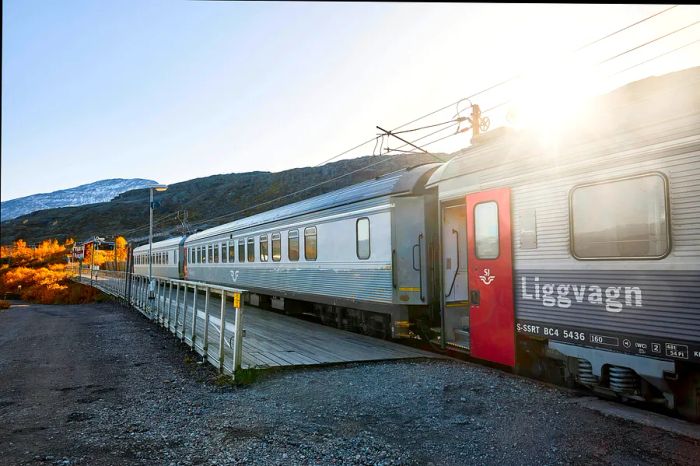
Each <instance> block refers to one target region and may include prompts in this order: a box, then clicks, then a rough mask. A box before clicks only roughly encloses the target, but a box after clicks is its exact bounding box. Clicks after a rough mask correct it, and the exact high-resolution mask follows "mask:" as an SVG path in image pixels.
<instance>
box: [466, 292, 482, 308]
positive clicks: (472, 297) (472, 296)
mask: <svg viewBox="0 0 700 466" xmlns="http://www.w3.org/2000/svg"><path fill="white" fill-rule="evenodd" d="M480 302H481V294H480V293H479V290H471V291H470V292H469V303H470V304H472V305H474V306H478V305H479V303H480Z"/></svg>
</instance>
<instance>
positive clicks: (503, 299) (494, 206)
mask: <svg viewBox="0 0 700 466" xmlns="http://www.w3.org/2000/svg"><path fill="white" fill-rule="evenodd" d="M466 202H467V269H468V282H469V338H470V344H471V348H470V351H471V354H472V356H474V357H476V358H479V359H485V360H487V361H493V362H497V363H500V364H505V365H507V366H511V367H512V366H514V365H515V328H514V325H515V323H514V322H515V318H514V307H513V257H512V246H511V229H510V228H511V225H510V188H501V189H494V190H491V191H483V192H480V193H474V194H469V195H467V198H466Z"/></svg>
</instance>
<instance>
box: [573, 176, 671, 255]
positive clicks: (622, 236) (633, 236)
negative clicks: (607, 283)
mask: <svg viewBox="0 0 700 466" xmlns="http://www.w3.org/2000/svg"><path fill="white" fill-rule="evenodd" d="M667 193H668V182H667V180H666V177H665V176H664V175H662V174H660V173H652V174H648V175H641V176H634V177H628V178H622V179H618V180H611V181H605V182H600V183H591V184H586V185H579V186H576V187H574V188H573V189H572V190H571V195H570V197H569V208H570V211H571V217H570V218H571V228H570V234H571V253H572V255H573V256H574V257H575V258H577V259H628V258H633V259H661V258H662V257H665V256H666V255H667V254H668V253H669V252H670V249H671V241H670V234H669V229H670V225H669V220H668V219H669V215H668V212H669V206H668V195H667Z"/></svg>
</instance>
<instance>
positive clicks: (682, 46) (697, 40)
mask: <svg viewBox="0 0 700 466" xmlns="http://www.w3.org/2000/svg"><path fill="white" fill-rule="evenodd" d="M698 42H700V39H695V40H694V41H692V42H688V43H686V44H683V45H681V46H680V47H676V48H675V49H672V50H668V51H666V52H663V53H660V54H659V55H656V56H654V57H652V58H649V59H648V60H644V61H643V62H639V63H637V64H634V65H632V66H628V67H627V68H625V69H623V70H620V71H616V72H615V73H613V74H612V75H611V76H615V75H618V74H621V73H624V72H625V71H629V70H631V69H632V68H636V67H638V66H641V65H644V64H645V63H649V62H651V61H654V60H657V59H659V58H661V57H665V56H666V55H670V54H672V53H674V52H677V51H679V50H681V49H684V48H686V47H690V46H691V45H695V44H697V43H698Z"/></svg>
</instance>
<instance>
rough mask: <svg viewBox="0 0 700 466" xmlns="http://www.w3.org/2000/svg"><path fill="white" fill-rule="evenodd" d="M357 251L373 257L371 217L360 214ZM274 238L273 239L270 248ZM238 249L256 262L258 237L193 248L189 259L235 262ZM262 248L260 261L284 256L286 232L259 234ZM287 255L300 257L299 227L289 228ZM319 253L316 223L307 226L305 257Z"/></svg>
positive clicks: (243, 258)
mask: <svg viewBox="0 0 700 466" xmlns="http://www.w3.org/2000/svg"><path fill="white" fill-rule="evenodd" d="M355 233H356V253H357V257H358V259H362V260H364V259H369V256H370V241H369V236H370V230H369V219H368V218H366V217H363V218H360V219H358V220H357V222H356V223H355ZM270 240H272V241H271V242H272V244H271V246H272V247H271V248H270ZM236 249H238V262H246V261H247V262H255V238H246V239H238V240H232V241H226V242H221V243H215V244H208V245H203V246H194V247H191V248H189V252H188V254H189V257H188V259H189V263H190V264H204V263H220V262H223V263H225V262H229V263H231V262H235V261H236ZM258 252H259V260H260V262H267V261H268V260H269V259H270V256H271V257H272V260H273V261H275V262H279V261H281V260H282V234H281V233H272V234H271V235H268V234H264V235H260V236H258ZM287 256H288V259H289V260H290V261H294V262H296V261H298V260H299V230H289V231H287ZM317 257H318V231H317V229H316V227H308V228H305V229H304V259H306V260H307V261H315V260H316V259H317Z"/></svg>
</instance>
